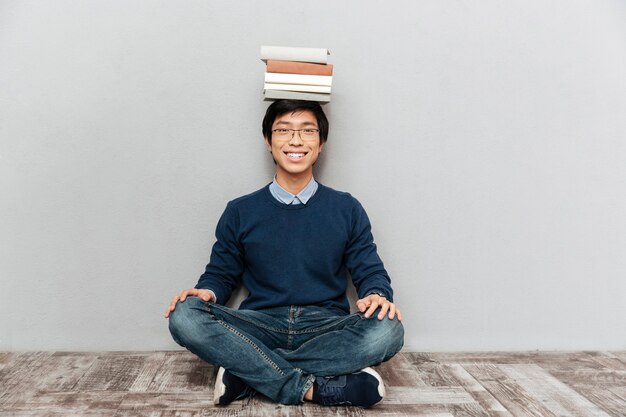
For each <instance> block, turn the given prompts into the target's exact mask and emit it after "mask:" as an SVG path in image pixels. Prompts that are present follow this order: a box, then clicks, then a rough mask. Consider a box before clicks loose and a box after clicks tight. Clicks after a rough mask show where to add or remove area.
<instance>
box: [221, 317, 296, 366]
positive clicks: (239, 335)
mask: <svg viewBox="0 0 626 417" xmlns="http://www.w3.org/2000/svg"><path fill="white" fill-rule="evenodd" d="M217 322H218V323H219V324H221V325H222V326H224V328H225V329H226V330H228V331H230V332H231V333H233V334H235V335H236V336H238V337H239V338H240V339H242V340H243V341H244V342H246V343H247V344H249V345H250V346H252V348H253V349H254V350H256V351H257V353H258V354H259V355H261V357H262V358H263V359H264V360H265V361H266V362H267V363H268V364H269V365H270V366H271V367H272V368H274V369H275V370H276V371H278V373H279V374H281V375H282V376H284V375H285V373H284V372H283V371H282V369H280V367H279V366H278V365H277V364H276V363H275V362H274V361H273V360H272V359H270V357H269V356H267V354H266V353H265V352H263V350H262V349H261V348H259V347H258V346H257V344H256V343H254V342H253V341H252V340H250V338H249V337H247V336H246V335H244V334H243V333H241V332H239V331H238V330H237V329H235V328H234V327H232V326H230V325H229V324H228V323H226V322H225V321H223V320H217Z"/></svg>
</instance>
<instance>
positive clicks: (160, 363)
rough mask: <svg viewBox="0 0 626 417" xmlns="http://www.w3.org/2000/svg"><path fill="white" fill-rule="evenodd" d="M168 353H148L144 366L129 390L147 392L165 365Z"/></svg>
mask: <svg viewBox="0 0 626 417" xmlns="http://www.w3.org/2000/svg"><path fill="white" fill-rule="evenodd" d="M166 355H167V354H166V353H165V352H154V353H151V354H149V355H147V356H146V358H145V360H144V363H143V367H142V368H141V370H140V371H139V374H138V375H137V378H135V381H134V382H133V385H131V387H130V388H129V389H128V391H130V392H147V391H148V389H149V387H150V385H151V384H152V381H154V378H155V377H156V375H157V374H158V373H159V371H160V370H161V369H163V367H164V366H165V360H166V357H167V356H166Z"/></svg>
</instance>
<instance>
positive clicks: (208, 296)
mask: <svg viewBox="0 0 626 417" xmlns="http://www.w3.org/2000/svg"><path fill="white" fill-rule="evenodd" d="M189 296H192V297H198V298H200V299H202V300H204V301H207V302H208V301H211V300H214V299H215V296H214V295H213V292H212V291H209V290H198V289H196V288H190V289H188V290H185V291H183V292H181V293H180V294H176V295H175V296H174V298H172V302H171V303H170V306H169V307H168V308H167V310H165V318H168V317H169V316H170V313H171V312H172V311H174V309H175V308H176V303H178V302H179V301H180V302H181V303H182V302H184V301H185V300H186V299H187V297H189Z"/></svg>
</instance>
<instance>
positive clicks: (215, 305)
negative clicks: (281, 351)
mask: <svg viewBox="0 0 626 417" xmlns="http://www.w3.org/2000/svg"><path fill="white" fill-rule="evenodd" d="M212 307H217V308H218V310H220V311H221V312H222V313H224V314H228V315H229V316H231V317H235V318H237V319H239V320H241V321H245V322H246V323H249V324H252V325H253V326H257V327H260V328H263V329H265V330H271V331H273V332H277V333H285V334H287V333H289V331H288V330H285V329H277V328H275V327H270V326H267V325H265V324H263V323H259V322H257V321H254V320H250V319H248V318H247V317H242V316H239V315H237V314H233V313H231V312H230V311H228V310H225V309H223V308H221V306H219V305H217V304H213V306H212Z"/></svg>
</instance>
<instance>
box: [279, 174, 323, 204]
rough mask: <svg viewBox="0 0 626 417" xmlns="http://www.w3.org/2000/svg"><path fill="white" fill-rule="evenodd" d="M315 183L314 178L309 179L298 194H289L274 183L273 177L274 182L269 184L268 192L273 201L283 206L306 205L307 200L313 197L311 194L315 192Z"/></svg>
mask: <svg viewBox="0 0 626 417" xmlns="http://www.w3.org/2000/svg"><path fill="white" fill-rule="evenodd" d="M317 186H318V185H317V181H315V178H313V177H311V180H310V181H309V183H308V184H307V185H306V186H305V187H304V188H303V189H302V191H300V192H299V193H298V194H291V193H290V192H289V191H287V190H285V189H284V188H283V187H281V186H280V184H278V182H277V181H276V176H274V181H272V183H271V184H270V192H271V193H272V196H274V198H275V199H277V200H278V201H280V202H281V203H284V204H300V203H302V204H306V203H308V201H309V199H310V198H311V197H313V194H315V192H316V191H317Z"/></svg>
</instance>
